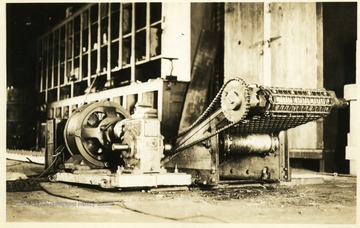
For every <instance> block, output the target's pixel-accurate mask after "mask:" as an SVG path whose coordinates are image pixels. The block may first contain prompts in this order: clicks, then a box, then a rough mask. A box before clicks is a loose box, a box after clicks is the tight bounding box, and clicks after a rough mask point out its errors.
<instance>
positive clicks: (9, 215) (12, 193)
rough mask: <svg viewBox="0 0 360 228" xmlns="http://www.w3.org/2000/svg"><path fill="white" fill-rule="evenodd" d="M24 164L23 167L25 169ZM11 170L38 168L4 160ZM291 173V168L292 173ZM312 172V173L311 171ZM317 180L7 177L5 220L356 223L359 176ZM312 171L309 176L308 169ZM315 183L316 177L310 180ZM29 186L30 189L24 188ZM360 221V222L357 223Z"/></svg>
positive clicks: (323, 177)
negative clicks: (137, 181)
mask: <svg viewBox="0 0 360 228" xmlns="http://www.w3.org/2000/svg"><path fill="white" fill-rule="evenodd" d="M24 167H25V168H24ZM7 170H8V171H12V172H20V171H24V170H29V171H31V172H32V174H34V173H41V172H42V170H43V168H42V166H40V165H35V164H29V163H23V164H21V163H19V162H17V161H10V160H8V161H7ZM293 173H294V172H293ZM307 175H309V173H307ZM311 175H312V177H315V179H316V178H318V179H319V178H320V179H321V178H322V179H321V180H322V181H320V182H318V183H319V184H306V185H296V184H295V183H296V182H293V183H285V184H267V185H261V184H244V185H239V184H231V183H227V184H221V185H219V186H218V187H217V188H215V189H199V188H192V187H190V188H174V189H172V188H170V189H167V190H163V189H136V190H132V191H109V190H107V191H105V190H102V189H97V188H90V187H87V186H79V185H69V184H64V183H52V182H45V181H44V179H39V181H33V182H32V183H31V184H30V185H26V184H25V185H23V186H22V187H21V189H23V191H21V190H19V189H17V190H16V186H21V185H19V183H20V182H21V183H22V184H24V183H29V182H31V181H32V179H30V180H28V181H18V183H17V184H16V183H15V182H16V181H12V182H8V183H7V188H8V191H7V193H6V197H7V198H6V220H7V222H124V223H179V222H181V223H216V224H221V223H253V224H255V223H256V224H258V223H261V224H275V223H276V224H355V223H356V178H355V177H349V176H336V175H335V176H332V175H318V174H314V173H311ZM311 175H310V176H311ZM307 183H311V182H307ZM25 190H26V191H25ZM354 226H355V225H354Z"/></svg>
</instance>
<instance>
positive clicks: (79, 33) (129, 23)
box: [37, 2, 162, 102]
mask: <svg viewBox="0 0 360 228" xmlns="http://www.w3.org/2000/svg"><path fill="white" fill-rule="evenodd" d="M161 25H162V4H161V3H149V2H148V3H99V4H89V5H87V6H85V7H84V8H82V9H80V10H79V11H77V12H74V14H73V15H72V16H70V17H68V18H66V19H65V20H64V21H63V22H62V23H61V24H59V25H58V26H56V27H54V28H53V29H52V30H51V31H49V32H48V33H46V34H45V35H44V36H42V37H41V38H40V39H39V42H38V44H39V45H38V57H39V58H38V67H37V68H38V75H39V88H40V92H41V93H42V95H41V97H43V99H44V101H43V102H53V101H58V100H62V99H66V98H70V97H75V96H80V95H83V94H85V91H86V89H87V88H88V87H89V86H90V85H91V84H92V82H93V81H94V80H96V81H95V82H96V83H94V88H93V89H95V90H103V89H107V88H109V87H118V86H121V85H125V84H129V83H130V82H133V81H141V82H146V81H147V80H149V79H153V78H157V77H160V76H161V72H160V71H161V37H162V29H161V28H162V26H161Z"/></svg>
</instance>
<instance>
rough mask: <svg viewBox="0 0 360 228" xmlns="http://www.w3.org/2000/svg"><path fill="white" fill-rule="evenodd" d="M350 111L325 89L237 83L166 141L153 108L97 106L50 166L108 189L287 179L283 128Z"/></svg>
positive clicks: (72, 120) (86, 111)
mask: <svg viewBox="0 0 360 228" xmlns="http://www.w3.org/2000/svg"><path fill="white" fill-rule="evenodd" d="M346 106H347V102H346V101H345V100H344V99H340V98H337V97H336V95H335V93H334V92H332V91H327V90H325V89H292V88H276V87H264V86H259V85H255V84H246V83H245V82H244V81H243V80H242V79H240V78H234V79H231V80H229V81H227V82H226V83H225V84H224V85H223V86H222V88H221V89H220V91H219V92H218V93H217V95H216V96H215V98H214V100H213V101H212V102H211V103H210V105H209V107H208V108H207V109H206V110H205V111H204V113H203V114H202V115H201V116H200V117H199V118H198V119H197V120H196V121H195V122H194V123H193V124H192V125H191V126H190V127H189V128H188V129H186V130H185V131H183V132H181V133H179V134H178V136H177V137H175V138H164V137H163V135H162V134H161V130H160V129H161V122H160V120H159V119H158V118H157V110H156V109H154V108H153V107H151V105H149V104H146V103H141V102H138V103H137V105H136V109H135V112H134V114H133V115H130V114H129V112H128V111H127V110H126V109H124V108H123V107H121V106H120V105H119V104H117V103H114V102H111V101H107V100H105V101H99V102H93V103H90V104H86V105H83V106H81V107H79V108H78V109H77V110H76V111H75V112H73V114H72V115H71V116H70V117H69V119H68V120H67V121H66V123H65V125H64V127H63V128H59V129H60V130H58V132H59V131H60V133H61V134H63V138H64V142H63V144H64V146H59V147H58V149H57V150H56V151H55V152H56V153H54V154H52V155H50V156H51V157H53V158H54V159H53V161H52V164H51V165H50V166H56V174H55V175H53V176H52V180H53V181H62V182H70V183H81V184H90V185H98V186H101V187H103V188H128V187H154V186H181V185H191V184H195V185H200V186H214V185H218V184H219V182H220V181H221V180H255V181H286V180H289V179H290V173H289V158H288V153H287V151H286V134H284V133H282V131H285V130H287V129H289V128H293V127H296V126H299V125H302V124H306V123H308V122H310V121H315V120H317V119H319V118H323V117H326V116H327V115H328V114H329V113H330V112H331V110H332V109H333V108H342V107H346ZM65 151H66V152H65ZM60 155H61V156H60ZM48 156H49V155H48ZM58 158H61V159H58ZM53 164H54V165H53Z"/></svg>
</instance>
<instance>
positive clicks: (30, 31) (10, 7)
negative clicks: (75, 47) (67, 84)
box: [6, 3, 84, 89]
mask: <svg viewBox="0 0 360 228" xmlns="http://www.w3.org/2000/svg"><path fill="white" fill-rule="evenodd" d="M82 5H84V4H82V3H76V4H75V3H72V4H71V3H30V4H29V3H27V4H23V3H7V4H6V47H7V50H6V66H7V87H9V86H13V87H15V88H30V89H35V82H36V48H37V44H36V42H37V38H38V37H39V36H40V35H41V34H43V33H45V32H46V31H47V30H48V29H50V28H51V27H52V26H54V25H56V24H57V23H59V22H60V21H61V20H62V19H64V18H65V12H66V8H67V7H73V12H74V11H76V10H77V9H79V8H80V7H81V6H82Z"/></svg>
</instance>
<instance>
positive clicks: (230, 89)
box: [221, 78, 250, 123]
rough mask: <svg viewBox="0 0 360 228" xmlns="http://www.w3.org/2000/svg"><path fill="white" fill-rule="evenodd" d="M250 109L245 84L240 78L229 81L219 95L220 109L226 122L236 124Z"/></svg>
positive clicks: (248, 95)
mask: <svg viewBox="0 0 360 228" xmlns="http://www.w3.org/2000/svg"><path fill="white" fill-rule="evenodd" d="M249 108H250V93H249V89H248V87H247V84H246V83H245V81H244V80H242V79H240V78H235V79H231V81H229V82H228V83H227V84H226V86H225V88H224V90H223V92H222V94H221V109H222V112H223V113H224V115H225V117H226V119H227V120H229V121H230V122H233V123H236V122H239V121H241V120H242V119H244V118H245V117H246V115H247V113H248V111H249Z"/></svg>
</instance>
